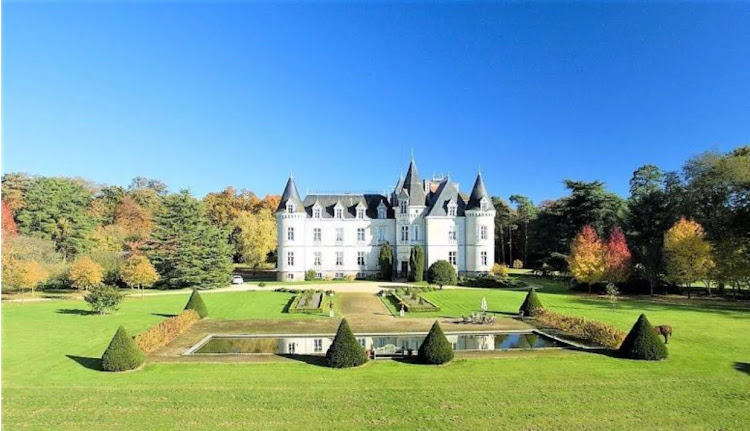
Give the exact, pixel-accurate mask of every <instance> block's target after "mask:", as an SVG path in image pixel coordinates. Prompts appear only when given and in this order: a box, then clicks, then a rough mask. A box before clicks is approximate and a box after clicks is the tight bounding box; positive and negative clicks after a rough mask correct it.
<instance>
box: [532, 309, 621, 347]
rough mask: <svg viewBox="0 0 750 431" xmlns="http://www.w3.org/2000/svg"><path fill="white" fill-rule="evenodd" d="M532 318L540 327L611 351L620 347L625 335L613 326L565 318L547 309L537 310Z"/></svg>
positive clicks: (575, 317)
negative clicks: (560, 332) (556, 330)
mask: <svg viewBox="0 0 750 431" xmlns="http://www.w3.org/2000/svg"><path fill="white" fill-rule="evenodd" d="M534 317H535V318H536V321H537V323H539V324H540V325H542V326H546V327H548V328H554V329H558V330H560V331H563V332H566V333H568V334H570V335H573V336H576V337H580V338H583V339H586V340H589V341H593V342H594V343H597V344H600V345H602V346H606V347H609V348H612V349H617V348H618V347H620V344H622V341H623V340H624V339H625V335H626V334H625V332H623V331H621V330H619V329H617V328H615V327H614V326H612V325H607V324H606V323H602V322H599V321H598V320H591V319H587V318H585V317H577V316H567V315H565V314H560V313H555V312H554V311H550V310H547V309H537V310H536V311H535V312H534Z"/></svg>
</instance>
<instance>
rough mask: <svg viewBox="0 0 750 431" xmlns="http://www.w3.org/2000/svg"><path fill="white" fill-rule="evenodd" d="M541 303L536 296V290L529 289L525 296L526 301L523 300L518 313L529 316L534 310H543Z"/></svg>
mask: <svg viewBox="0 0 750 431" xmlns="http://www.w3.org/2000/svg"><path fill="white" fill-rule="evenodd" d="M543 308H544V306H543V305H542V301H540V300H539V297H538V296H537V294H536V289H534V288H531V289H529V293H527V294H526V299H524V300H523V304H521V308H520V309H519V310H518V312H519V313H523V315H524V316H531V315H532V314H534V312H535V311H536V310H539V309H543Z"/></svg>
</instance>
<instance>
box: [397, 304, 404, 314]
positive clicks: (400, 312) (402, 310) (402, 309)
mask: <svg viewBox="0 0 750 431" xmlns="http://www.w3.org/2000/svg"><path fill="white" fill-rule="evenodd" d="M398 315H399V316H401V317H404V304H401V310H400V311H399V312H398Z"/></svg>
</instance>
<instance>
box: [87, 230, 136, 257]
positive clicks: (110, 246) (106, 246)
mask: <svg viewBox="0 0 750 431" xmlns="http://www.w3.org/2000/svg"><path fill="white" fill-rule="evenodd" d="M91 239H92V240H93V247H92V248H93V250H95V251H112V252H120V251H122V248H123V244H125V242H126V241H127V240H128V230H127V228H125V227H124V226H121V225H119V224H108V225H106V226H97V227H96V229H94V232H93V233H92V235H91Z"/></svg>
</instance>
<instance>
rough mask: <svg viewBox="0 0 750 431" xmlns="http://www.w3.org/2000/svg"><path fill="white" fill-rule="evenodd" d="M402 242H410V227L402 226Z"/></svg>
mask: <svg viewBox="0 0 750 431" xmlns="http://www.w3.org/2000/svg"><path fill="white" fill-rule="evenodd" d="M401 241H409V226H401Z"/></svg>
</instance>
